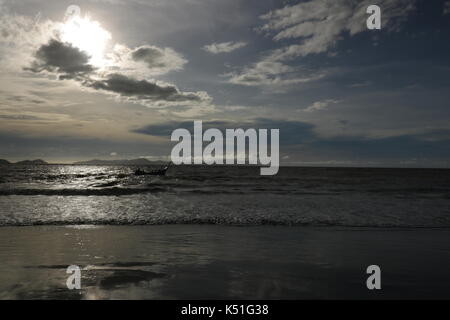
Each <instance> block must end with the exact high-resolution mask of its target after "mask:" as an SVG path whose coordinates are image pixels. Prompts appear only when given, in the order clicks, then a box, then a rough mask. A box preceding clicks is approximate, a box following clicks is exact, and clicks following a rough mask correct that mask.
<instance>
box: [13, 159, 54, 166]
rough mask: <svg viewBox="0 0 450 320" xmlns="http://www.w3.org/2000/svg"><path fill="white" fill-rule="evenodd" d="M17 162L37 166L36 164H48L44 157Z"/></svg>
mask: <svg viewBox="0 0 450 320" xmlns="http://www.w3.org/2000/svg"><path fill="white" fill-rule="evenodd" d="M15 164H18V165H33V166H35V165H44V164H48V163H47V162H45V161H44V160H42V159H37V160H24V161H19V162H16V163H15Z"/></svg>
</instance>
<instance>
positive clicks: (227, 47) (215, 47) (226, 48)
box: [203, 41, 247, 54]
mask: <svg viewBox="0 0 450 320" xmlns="http://www.w3.org/2000/svg"><path fill="white" fill-rule="evenodd" d="M246 45H247V43H246V42H243V41H240V42H233V41H230V42H222V43H213V44H210V45H206V46H204V47H203V50H205V51H207V52H209V53H213V54H219V53H229V52H232V51H235V50H237V49H240V48H243V47H245V46H246Z"/></svg>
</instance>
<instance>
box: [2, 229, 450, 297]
mask: <svg viewBox="0 0 450 320" xmlns="http://www.w3.org/2000/svg"><path fill="white" fill-rule="evenodd" d="M449 250H450V232H448V230H447V229H427V228H423V229H398V228H397V229H395V228H394V229H392V228H341V227H286V226H255V227H234V226H212V225H164V226H90V225H82V226H29V227H2V228H1V229H0V298H1V299H404V298H412V299H416V298H417V299H418V298H425V299H430V298H450V290H449V289H448V288H447V287H448V285H447V284H448V283H450V282H449V281H450V274H449V272H448V270H449V267H450V256H449V255H448V252H449ZM373 264H375V265H378V266H380V268H381V281H382V289H381V290H372V291H371V290H368V289H367V287H366V279H367V277H368V276H369V275H367V274H366V268H367V267H368V266H369V265H373ZM70 265H77V266H79V267H80V269H81V275H82V276H81V290H69V289H68V288H67V286H66V281H67V278H68V277H69V276H70V274H67V273H66V269H67V267H68V266H70Z"/></svg>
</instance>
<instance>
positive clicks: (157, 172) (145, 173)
mask: <svg viewBox="0 0 450 320" xmlns="http://www.w3.org/2000/svg"><path fill="white" fill-rule="evenodd" d="M169 167H170V163H169V164H168V165H167V166H165V167H164V168H161V169H158V170H152V171H144V170H141V169H140V168H139V169H137V170H136V171H135V172H134V175H135V176H165V175H166V173H167V170H169Z"/></svg>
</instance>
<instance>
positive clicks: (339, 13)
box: [227, 0, 415, 86]
mask: <svg viewBox="0 0 450 320" xmlns="http://www.w3.org/2000/svg"><path fill="white" fill-rule="evenodd" d="M370 4H372V1H371V0H364V1H359V0H312V1H306V2H301V3H299V4H296V5H287V6H285V7H284V8H282V9H278V10H275V11H271V12H269V13H267V14H264V15H262V16H261V17H260V18H261V19H262V20H264V21H265V24H264V25H263V26H262V27H260V28H259V29H258V30H260V31H263V32H265V33H266V34H268V35H269V36H271V37H272V39H273V40H274V41H275V42H281V41H293V40H295V41H297V40H300V43H293V44H289V45H285V46H283V47H280V48H277V49H274V50H271V51H269V52H267V53H266V54H265V55H264V56H263V57H262V58H261V59H259V61H257V62H255V63H253V64H251V65H250V66H247V67H245V68H244V69H243V70H242V71H241V72H234V73H230V74H228V75H227V76H229V82H231V83H234V84H239V85H246V86H264V85H265V86H267V85H272V86H277V85H278V86H286V85H293V84H299V83H306V82H311V81H317V80H319V79H322V78H323V77H325V76H326V75H327V73H328V72H329V71H326V70H323V69H318V70H316V71H313V70H305V68H300V67H293V66H291V65H289V64H288V63H289V61H292V60H294V59H296V58H298V57H305V56H308V55H311V54H319V53H327V52H328V53H329V51H330V50H331V49H332V48H333V47H334V46H335V45H336V43H337V42H338V41H339V40H341V39H343V36H344V35H346V34H348V35H350V36H353V35H355V34H358V33H360V32H363V31H366V30H367V26H366V19H367V17H368V16H367V14H366V9H367V7H368V6H369V5H370ZM378 5H379V6H380V7H381V8H382V10H383V11H382V12H383V16H382V17H383V28H385V29H387V30H396V28H397V27H398V24H399V23H400V22H401V21H402V19H403V18H404V17H406V16H407V15H408V14H410V13H411V12H413V11H414V9H415V7H414V1H410V0H380V1H379V2H378Z"/></svg>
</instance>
